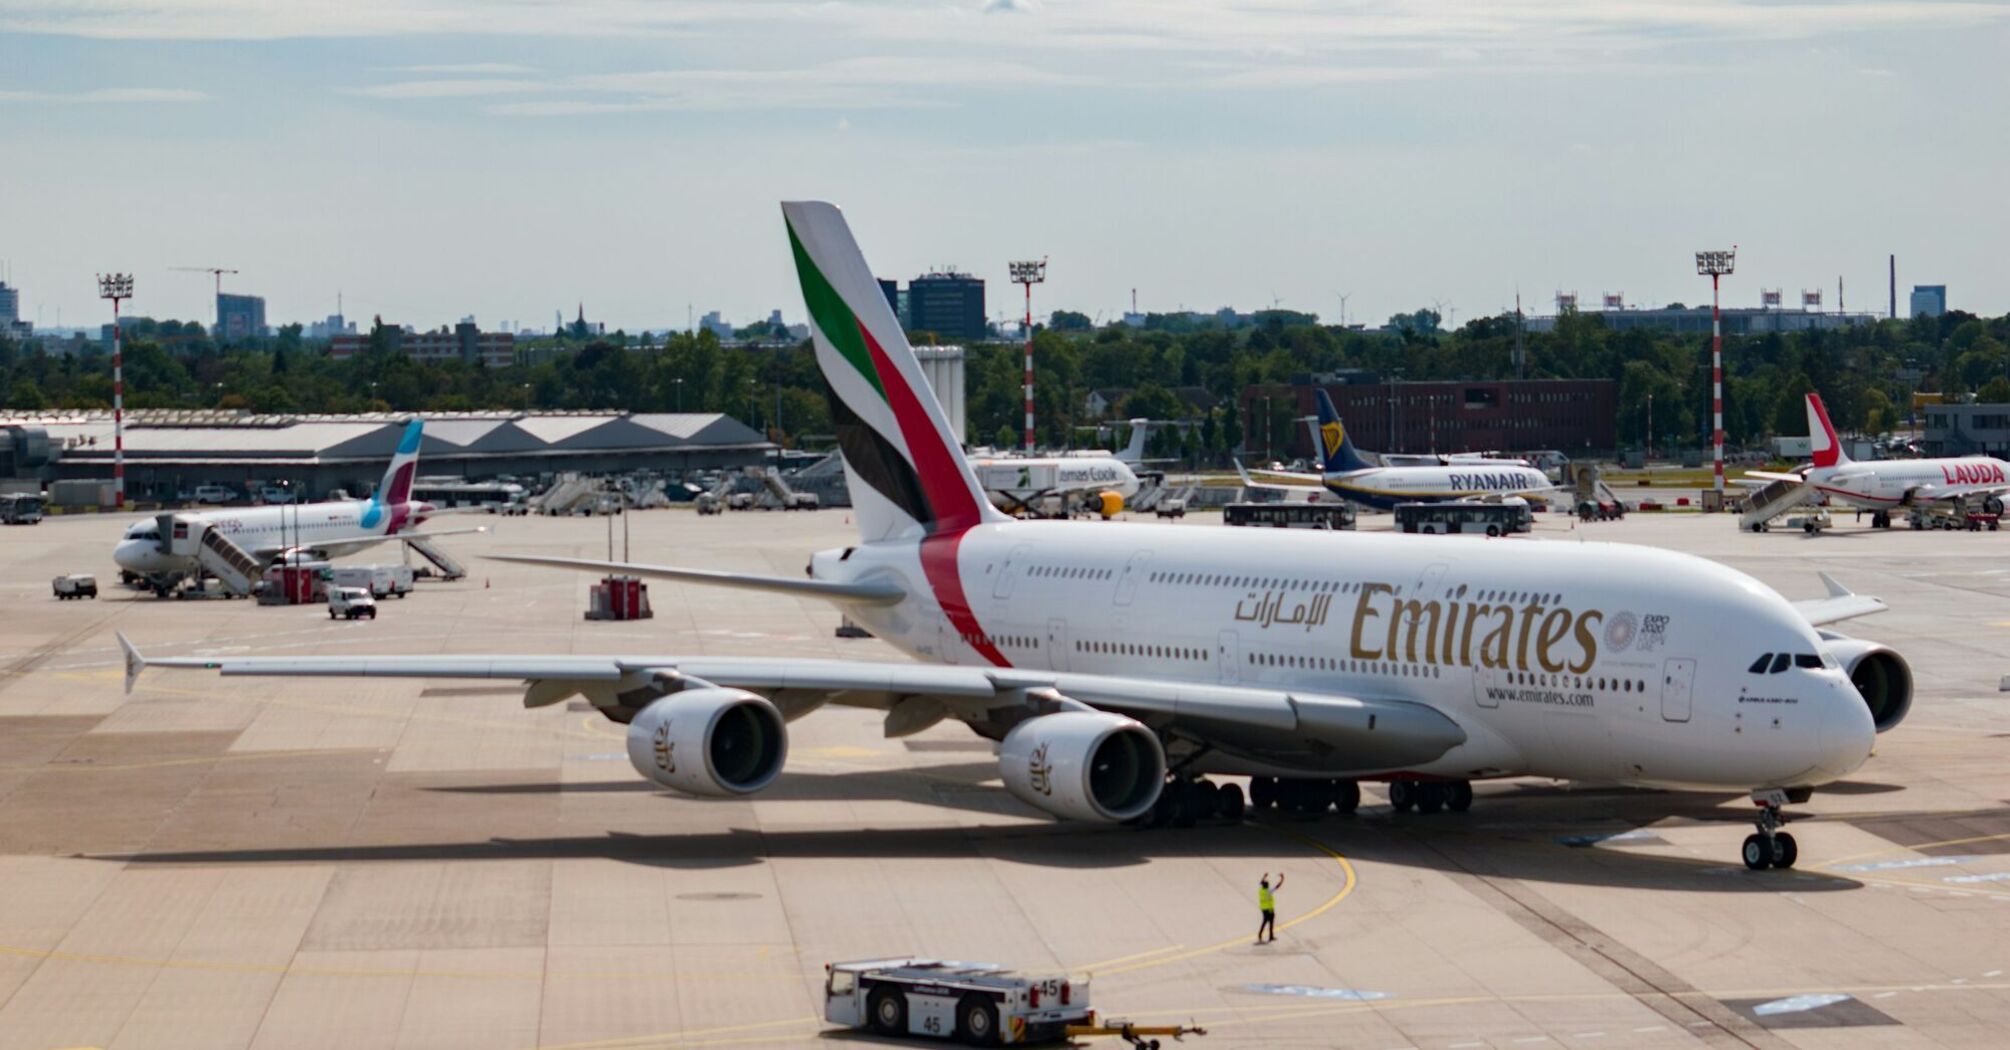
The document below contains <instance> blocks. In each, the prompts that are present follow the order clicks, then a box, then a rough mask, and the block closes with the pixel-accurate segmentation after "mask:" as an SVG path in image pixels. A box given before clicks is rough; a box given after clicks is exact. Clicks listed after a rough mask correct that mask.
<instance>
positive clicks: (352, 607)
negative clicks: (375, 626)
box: [328, 587, 377, 620]
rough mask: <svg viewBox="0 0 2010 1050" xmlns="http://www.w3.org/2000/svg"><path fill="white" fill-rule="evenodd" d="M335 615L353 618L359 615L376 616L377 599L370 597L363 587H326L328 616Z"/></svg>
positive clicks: (371, 617)
mask: <svg viewBox="0 0 2010 1050" xmlns="http://www.w3.org/2000/svg"><path fill="white" fill-rule="evenodd" d="M336 617H341V618H343V619H348V620H354V619H357V618H359V617H368V618H370V619H372V620H374V619H376V618H377V599H375V598H372V597H370V592H369V590H368V589H366V588H363V587H330V588H328V618H329V619H331V620H333V619H335V618H336Z"/></svg>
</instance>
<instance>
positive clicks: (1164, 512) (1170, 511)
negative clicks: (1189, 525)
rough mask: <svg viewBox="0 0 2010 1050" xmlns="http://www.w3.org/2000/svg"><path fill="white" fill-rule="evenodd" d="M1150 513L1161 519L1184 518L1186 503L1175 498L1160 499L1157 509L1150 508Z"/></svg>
mask: <svg viewBox="0 0 2010 1050" xmlns="http://www.w3.org/2000/svg"><path fill="white" fill-rule="evenodd" d="M1152 513H1154V514H1157V515H1158V516H1159V517H1161V518H1184V517H1186V501H1185V500H1183V499H1180V498H1179V497H1177V496H1174V497H1170V498H1167V499H1162V500H1160V501H1159V505H1158V506H1157V507H1154V508H1152Z"/></svg>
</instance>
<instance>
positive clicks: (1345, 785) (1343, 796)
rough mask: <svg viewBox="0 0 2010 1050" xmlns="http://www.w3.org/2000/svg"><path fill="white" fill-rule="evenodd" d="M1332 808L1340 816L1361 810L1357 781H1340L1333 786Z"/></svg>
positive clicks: (1359, 784) (1358, 782)
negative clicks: (1340, 814)
mask: <svg viewBox="0 0 2010 1050" xmlns="http://www.w3.org/2000/svg"><path fill="white" fill-rule="evenodd" d="M1333 808H1334V809H1335V810H1337V811H1339V812H1340V813H1342V814H1347V813H1352V812H1354V811H1355V810H1357V809H1360V808H1361V783H1360V781H1358V780H1340V781H1335V782H1334V784H1333Z"/></svg>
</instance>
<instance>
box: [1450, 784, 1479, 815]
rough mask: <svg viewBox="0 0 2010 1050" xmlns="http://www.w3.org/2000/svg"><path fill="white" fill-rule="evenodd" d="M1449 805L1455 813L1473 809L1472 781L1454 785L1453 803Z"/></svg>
mask: <svg viewBox="0 0 2010 1050" xmlns="http://www.w3.org/2000/svg"><path fill="white" fill-rule="evenodd" d="M1447 805H1448V806H1449V807H1450V809H1451V811H1452V812H1454V813H1464V812H1465V811H1466V810H1469V809H1471V808H1473V785H1472V783H1471V782H1470V781H1465V780H1461V781H1459V782H1458V783H1456V784H1453V785H1452V800H1451V802H1449V803H1447Z"/></svg>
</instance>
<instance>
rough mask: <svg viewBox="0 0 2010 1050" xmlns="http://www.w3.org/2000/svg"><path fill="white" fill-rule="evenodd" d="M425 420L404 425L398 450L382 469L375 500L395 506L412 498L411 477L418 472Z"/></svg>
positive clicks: (416, 420) (417, 420) (415, 420)
mask: <svg viewBox="0 0 2010 1050" xmlns="http://www.w3.org/2000/svg"><path fill="white" fill-rule="evenodd" d="M425 431H426V421H425V420H423V419H414V420H412V421H411V422H410V423H407V424H406V425H405V433H404V436H403V437H400V438H399V439H398V451H397V452H395V453H393V454H392V456H391V465H390V467H389V468H387V469H386V470H385V471H384V480H383V481H381V482H378V483H377V491H376V493H375V496H376V499H377V502H379V503H382V504H384V505H386V506H395V505H397V504H400V503H403V502H405V501H407V500H409V499H411V498H412V479H413V478H414V477H415V476H417V474H418V473H419V444H420V443H421V441H423V440H424V438H425Z"/></svg>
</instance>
